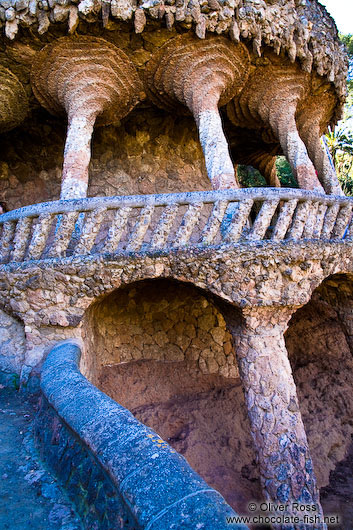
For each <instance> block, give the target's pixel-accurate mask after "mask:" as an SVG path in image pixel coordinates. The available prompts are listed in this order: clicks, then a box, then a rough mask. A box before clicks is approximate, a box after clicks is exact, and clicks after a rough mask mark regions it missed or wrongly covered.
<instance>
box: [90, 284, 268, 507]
mask: <svg viewBox="0 0 353 530" xmlns="http://www.w3.org/2000/svg"><path fill="white" fill-rule="evenodd" d="M82 338H83V340H84V343H85V354H84V356H83V358H82V359H81V370H82V371H83V372H84V373H85V374H86V376H88V377H89V379H90V380H91V381H93V382H94V383H95V384H96V385H97V386H98V387H99V388H100V389H101V390H102V391H103V392H105V393H106V394H108V395H109V396H111V397H112V398H113V399H115V400H116V401H117V402H118V403H120V404H121V405H123V406H125V407H127V408H128V409H129V410H130V411H131V412H132V413H133V414H134V416H135V417H136V418H137V419H139V420H140V421H142V422H143V423H144V424H146V425H148V426H149V427H151V428H152V429H154V430H155V431H156V432H158V434H159V435H160V436H161V438H163V439H164V440H166V441H167V442H168V443H170V445H171V446H172V447H173V448H175V449H176V450H177V451H178V452H179V453H181V454H182V455H184V456H185V457H186V458H187V460H188V462H189V463H190V465H191V466H192V467H193V469H195V470H196V471H197V472H198V473H200V475H201V476H202V477H203V478H204V479H205V480H206V481H207V483H208V484H210V485H211V486H212V487H214V488H216V489H217V490H218V491H220V492H221V494H222V495H223V496H224V497H225V499H226V500H227V502H228V503H230V504H231V506H232V507H233V508H234V509H236V510H238V511H240V512H245V513H246V507H247V505H246V502H247V501H249V500H251V499H254V498H258V499H260V498H261V493H260V489H259V481H256V480H254V477H258V471H257V467H256V464H255V455H254V452H253V448H252V442H251V438H250V431H249V425H248V420H247V413H246V408H245V403H244V398H243V393H242V388H241V385H240V381H239V379H238V377H239V374H238V369H237V363H236V360H235V353H234V350H233V346H232V341H231V335H230V333H229V331H228V329H227V328H226V323H225V320H224V317H223V316H222V313H221V312H220V310H219V309H218V308H217V307H216V306H215V305H214V303H213V302H212V300H211V299H207V298H206V297H205V295H204V293H202V292H201V291H198V290H197V289H196V288H195V287H193V286H188V285H187V284H180V283H177V282H172V281H168V280H157V281H145V282H138V283H136V284H133V285H131V286H128V287H126V288H123V289H120V290H118V291H116V292H114V293H112V294H110V295H108V296H107V297H105V298H104V299H103V300H102V301H101V302H99V301H98V302H97V303H95V304H94V305H93V306H91V307H90V309H89V311H88V314H87V317H85V320H84V323H83V333H82Z"/></svg>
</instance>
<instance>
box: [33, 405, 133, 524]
mask: <svg viewBox="0 0 353 530" xmlns="http://www.w3.org/2000/svg"><path fill="white" fill-rule="evenodd" d="M35 437H36V441H37V445H38V448H39V451H40V456H41V458H42V460H43V461H44V462H45V463H46V465H47V466H48V467H49V469H50V470H51V471H52V472H53V473H54V474H55V475H56V476H57V477H58V479H59V481H60V482H61V484H62V485H63V486H64V487H65V491H66V492H67V494H68V496H69V497H70V499H71V500H72V501H73V502H74V503H75V505H76V508H77V511H78V513H79V514H80V517H81V519H82V521H83V523H84V525H85V528H92V529H93V528H100V529H102V530H111V529H113V528H126V529H134V528H136V526H135V521H134V520H133V518H132V517H131V514H130V515H129V514H128V510H127V507H126V505H124V503H123V502H122V501H121V498H120V497H119V493H118V491H117V489H116V487H115V485H114V484H113V482H112V480H111V479H110V478H109V477H108V476H107V475H106V474H105V473H104V471H103V470H102V469H101V467H100V466H99V464H98V462H97V461H96V460H95V458H94V456H93V454H92V453H91V452H90V451H88V449H87V447H85V445H84V444H83V443H82V442H81V441H80V440H79V439H78V438H77V436H76V435H75V434H74V432H73V431H72V430H71V429H70V427H68V425H67V424H65V422H63V421H62V420H61V418H60V417H59V416H58V414H57V411H56V410H55V409H53V407H51V406H50V405H49V404H48V402H47V400H46V399H45V398H44V397H42V398H41V401H40V408H39V411H38V413H37V416H36V418H35ZM119 519H120V521H121V523H122V524H121V526H118V525H117V521H118V520H119Z"/></svg>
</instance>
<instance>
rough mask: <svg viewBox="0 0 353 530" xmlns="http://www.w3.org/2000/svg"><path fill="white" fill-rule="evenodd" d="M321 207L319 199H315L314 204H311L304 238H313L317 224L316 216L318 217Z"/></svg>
mask: <svg viewBox="0 0 353 530" xmlns="http://www.w3.org/2000/svg"><path fill="white" fill-rule="evenodd" d="M318 209H319V202H318V201H315V202H314V201H313V202H312V204H311V207H310V209H309V214H308V217H307V220H306V223H305V226H304V230H303V238H304V239H311V238H312V235H313V232H314V228H315V224H316V217H317V211H318Z"/></svg>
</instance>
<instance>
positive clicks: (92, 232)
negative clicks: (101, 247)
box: [74, 208, 106, 256]
mask: <svg viewBox="0 0 353 530" xmlns="http://www.w3.org/2000/svg"><path fill="white" fill-rule="evenodd" d="M105 212H106V208H95V209H94V210H92V211H91V212H86V214H85V220H84V226H83V230H82V234H81V235H80V239H79V241H78V243H77V245H76V248H75V250H74V255H75V256H79V255H83V256H84V255H87V254H89V253H90V252H91V250H92V247H93V245H94V242H95V240H96V237H97V234H98V232H99V230H100V227H101V224H102V222H103V220H104V216H105Z"/></svg>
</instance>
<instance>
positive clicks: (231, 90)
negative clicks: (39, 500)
mask: <svg viewBox="0 0 353 530" xmlns="http://www.w3.org/2000/svg"><path fill="white" fill-rule="evenodd" d="M249 70H250V58H249V53H248V51H247V49H246V47H245V46H244V45H243V44H240V43H239V44H238V45H235V44H232V43H231V42H230V41H228V40H227V39H225V38H223V37H210V36H209V37H208V38H206V39H205V40H200V39H197V38H196V37H194V36H190V35H181V36H179V37H176V38H174V39H172V40H170V41H168V42H167V43H166V44H165V45H164V46H162V48H161V49H160V50H159V51H158V52H157V53H156V54H155V55H154V56H153V57H152V59H151V60H150V61H149V63H148V64H147V67H146V72H145V87H146V91H147V93H148V95H149V97H150V99H151V100H152V101H153V102H154V103H155V104H156V105H158V106H159V107H161V108H164V109H167V110H169V111H173V112H176V111H178V112H180V110H181V112H183V107H182V105H183V106H184V107H186V108H187V109H189V111H190V112H191V113H192V114H193V116H194V118H195V121H196V124H197V127H198V130H199V137H200V143H201V146H202V149H203V152H204V156H205V161H206V169H207V174H208V177H209V179H210V180H211V183H212V187H213V188H214V189H222V188H237V187H238V184H237V181H236V177H235V172H234V166H233V162H232V160H231V158H230V154H229V148H228V143H227V140H226V138H225V136H224V132H223V127H222V121H221V117H220V114H219V110H218V107H219V106H222V105H225V104H226V103H227V102H228V101H230V99H231V98H232V97H234V96H235V94H237V93H238V92H239V91H240V90H241V88H242V87H243V85H244V83H245V81H246V78H247V76H248V74H249Z"/></svg>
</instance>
